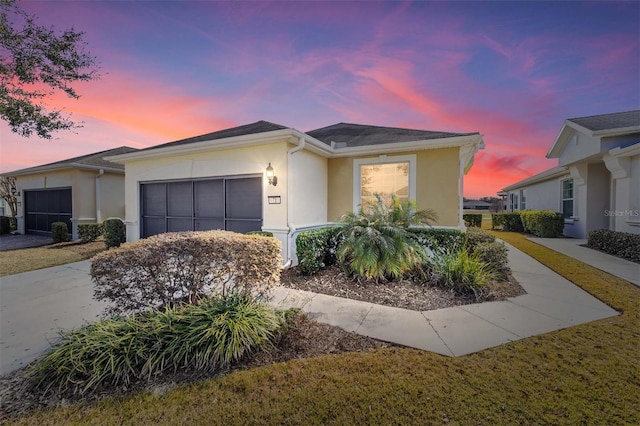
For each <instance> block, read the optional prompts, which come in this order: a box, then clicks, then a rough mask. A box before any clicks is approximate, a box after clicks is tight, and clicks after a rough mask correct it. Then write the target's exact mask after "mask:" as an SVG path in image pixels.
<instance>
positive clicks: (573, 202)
mask: <svg viewBox="0 0 640 426" xmlns="http://www.w3.org/2000/svg"><path fill="white" fill-rule="evenodd" d="M565 182H571V197H570V198H565V196H564V184H565ZM575 191H576V187H575V181H574V179H573V178H569V179H562V180H561V181H560V211H561V212H562V216H563V217H564V220H565V221H571V220H573V219H574V218H575V215H576V203H575V199H576V192H575ZM569 200H571V215H570V216H566V215H565V212H564V202H565V201H569Z"/></svg>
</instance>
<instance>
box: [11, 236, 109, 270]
mask: <svg viewBox="0 0 640 426" xmlns="http://www.w3.org/2000/svg"><path fill="white" fill-rule="evenodd" d="M105 249H106V248H105V245H104V241H95V242H93V243H88V244H78V243H60V244H53V245H49V246H44V247H35V248H27V249H20V250H9V251H1V252H0V277H4V276H6V275H13V274H19V273H22V272H28V271H33V270H36V269H42V268H48V267H50V266H57V265H64V264H67V263H71V262H78V261H80V260H85V259H90V258H92V257H93V256H94V255H96V254H97V253H100V252H101V251H103V250H105Z"/></svg>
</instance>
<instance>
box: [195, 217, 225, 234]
mask: <svg viewBox="0 0 640 426" xmlns="http://www.w3.org/2000/svg"><path fill="white" fill-rule="evenodd" d="M195 222H196V226H195V230H196V231H210V230H212V229H224V219H201V218H196V221H195Z"/></svg>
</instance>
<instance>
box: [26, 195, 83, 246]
mask: <svg viewBox="0 0 640 426" xmlns="http://www.w3.org/2000/svg"><path fill="white" fill-rule="evenodd" d="M24 202H25V206H24V208H25V217H26V221H25V222H26V232H27V233H28V234H43V235H50V234H51V224H52V223H54V222H65V223H66V224H67V229H68V230H69V232H70V233H71V205H72V202H71V188H56V189H37V190H28V191H25V192H24Z"/></svg>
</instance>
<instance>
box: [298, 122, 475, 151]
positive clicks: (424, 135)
mask: <svg viewBox="0 0 640 426" xmlns="http://www.w3.org/2000/svg"><path fill="white" fill-rule="evenodd" d="M307 134H308V135H309V136H312V137H314V138H316V139H318V140H320V141H322V142H324V143H326V144H327V145H331V142H335V143H337V144H346V147H347V148H350V147H358V146H369V145H380V144H386V143H399V142H412V141H419V140H429V139H442V138H451V137H456V136H468V135H477V134H479V133H450V132H438V131H431V130H417V129H404V128H399V127H382V126H368V125H363V124H352V123H338V124H334V125H332V126H327V127H322V128H320V129H315V130H311V131H310V132H307Z"/></svg>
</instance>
